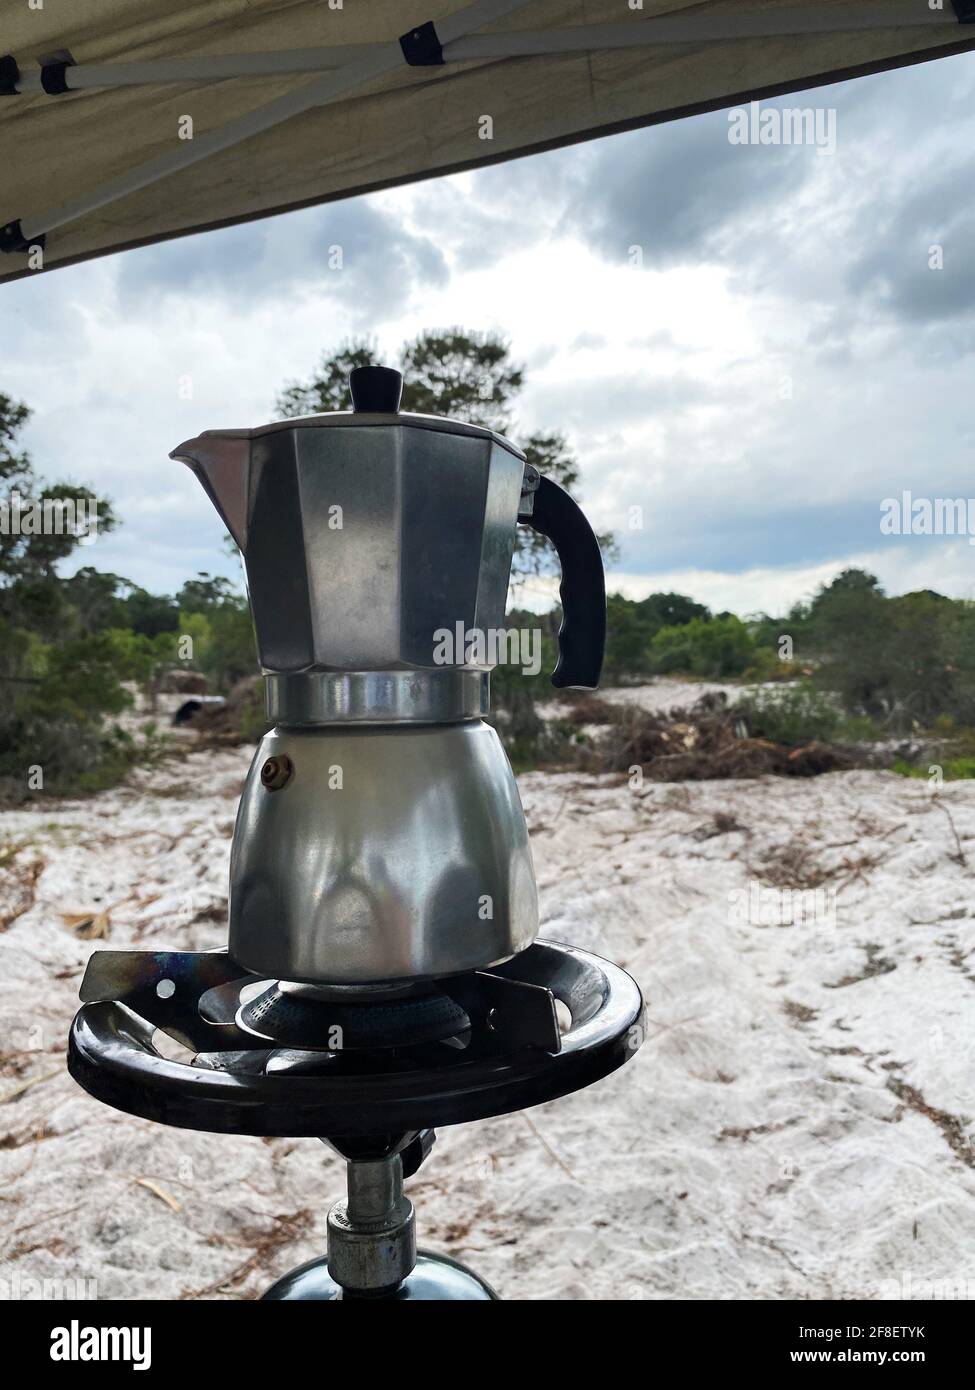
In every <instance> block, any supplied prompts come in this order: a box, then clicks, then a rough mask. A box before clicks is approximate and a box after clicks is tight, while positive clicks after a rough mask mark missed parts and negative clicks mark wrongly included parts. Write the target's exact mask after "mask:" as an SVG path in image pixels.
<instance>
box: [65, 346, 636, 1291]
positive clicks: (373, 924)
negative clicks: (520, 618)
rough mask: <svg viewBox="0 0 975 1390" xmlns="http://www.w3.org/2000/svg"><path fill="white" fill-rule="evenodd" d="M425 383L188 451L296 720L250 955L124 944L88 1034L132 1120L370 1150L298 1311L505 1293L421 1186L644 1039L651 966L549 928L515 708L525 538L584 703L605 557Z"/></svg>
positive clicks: (242, 916)
mask: <svg viewBox="0 0 975 1390" xmlns="http://www.w3.org/2000/svg"><path fill="white" fill-rule="evenodd" d="M402 388H403V382H402V378H401V376H400V374H399V373H398V372H396V371H394V370H393V369H392V368H389V367H381V366H375V365H371V366H362V367H357V368H356V369H355V370H354V371H353V372H352V374H351V376H350V379H349V389H350V396H351V401H352V405H353V409H352V410H349V411H335V412H331V413H329V414H325V415H313V416H308V417H306V418H303V419H298V420H293V419H290V418H289V419H288V420H284V421H277V422H274V423H272V424H270V425H262V426H259V427H258V428H257V429H247V430H239V429H231V430H208V431H206V432H205V433H204V434H202V435H200V436H199V437H198V438H196V439H190V440H187V441H186V442H185V443H183V444H181V445H180V446H179V448H178V449H176V450H175V451H174V455H173V457H174V458H178V459H181V460H182V461H183V462H185V463H187V464H188V465H189V466H190V468H192V470H193V472H194V473H195V474H196V476H197V477H198V478H199V480H200V482H201V483H202V485H203V487H204V488H205V490H206V492H207V495H208V496H209V497H210V498H211V500H212V501H213V502H214V504H215V506H216V507H217V510H218V512H219V513H220V516H221V517H222V518H223V520H224V522H225V523H226V525H227V527H228V528H229V530H230V532H231V534H232V535H233V537H234V539H235V541H236V542H237V544H238V546H239V547H240V550H241V554H242V555H243V557H244V564H245V566H246V569H247V579H248V590H249V594H250V601H251V608H252V611H253V614H254V621H255V629H256V636H257V645H258V652H259V655H260V661H261V668H262V670H263V671H264V675H265V683H266V694H267V711H268V718H269V721H270V722H271V723H272V724H273V727H272V728H271V729H270V730H269V732H268V733H267V734H265V736H264V738H263V739H262V740H261V742H260V744H259V746H258V748H257V750H256V752H255V754H254V758H253V761H252V763H251V768H250V772H249V773H248V776H247V780H246V782H245V785H244V791H243V795H242V797H241V801H240V806H239V808H238V812H237V820H236V823H235V826H234V834H233V843H232V846H231V855H230V895H229V909H230V910H229V922H228V950H227V951H226V952H221V953H213V954H193V953H184V952H159V953H151V952H112V951H106V952H100V953H99V954H97V955H95V956H93V957H92V960H91V963H90V964H89V967H88V972H87V974H86V975H85V979H84V982H83V985H82V992H81V997H82V1000H83V1006H82V1008H81V1010H80V1012H79V1014H78V1016H77V1018H76V1019H75V1022H74V1025H73V1027H72V1032H71V1041H70V1048H69V1053H68V1058H69V1066H70V1069H71V1073H72V1075H73V1076H74V1077H75V1079H76V1080H77V1081H79V1082H80V1083H81V1085H82V1086H84V1087H85V1089H86V1090H88V1091H90V1092H91V1093H92V1095H94V1096H97V1097H98V1098H99V1099H100V1100H103V1101H106V1102H107V1103H108V1104H109V1105H114V1106H116V1107H117V1108H118V1109H120V1110H128V1111H131V1112H132V1113H133V1114H136V1115H142V1116H144V1117H145V1118H146V1119H152V1120H161V1121H162V1122H163V1123H165V1124H172V1125H182V1126H185V1127H188V1128H192V1129H203V1130H214V1131H217V1132H223V1133H234V1134H258V1135H282V1136H285V1135H287V1136H294V1137H299V1136H309V1135H313V1136H316V1137H317V1138H321V1139H324V1140H325V1141H326V1142H327V1143H329V1144H330V1145H331V1146H332V1147H333V1148H334V1149H336V1150H337V1151H338V1153H339V1154H341V1155H342V1157H343V1158H345V1160H346V1162H347V1164H348V1200H347V1201H346V1202H345V1203H341V1204H339V1205H338V1206H336V1207H333V1208H332V1211H331V1213H330V1214H329V1218H328V1255H327V1258H326V1259H321V1260H316V1261H314V1262H313V1263H312V1264H310V1265H306V1266H305V1268H304V1269H301V1270H297V1271H295V1272H294V1273H293V1274H290V1275H288V1276H287V1277H286V1278H285V1279H283V1280H281V1281H279V1283H277V1284H275V1286H274V1288H273V1289H271V1290H270V1291H269V1292H268V1294H266V1295H265V1297H268V1298H275V1299H324V1298H334V1297H338V1296H339V1295H341V1296H342V1297H356V1298H362V1297H371V1298H376V1297H379V1298H392V1299H421V1298H422V1299H430V1298H445V1299H485V1298H492V1297H494V1295H493V1294H492V1293H491V1290H490V1289H489V1288H488V1287H487V1285H486V1284H484V1283H483V1281H482V1280H480V1279H478V1278H477V1276H476V1275H474V1274H471V1273H469V1272H468V1271H467V1270H465V1269H463V1268H461V1267H460V1266H459V1265H456V1264H454V1263H453V1262H451V1261H449V1260H444V1259H443V1258H442V1257H438V1256H433V1255H423V1256H420V1257H418V1256H417V1253H416V1245H415V1237H414V1230H413V1209H412V1207H411V1205H410V1203H409V1201H408V1200H407V1199H406V1198H405V1197H404V1195H403V1180H404V1178H408V1177H409V1176H410V1175H411V1174H412V1173H414V1172H416V1170H417V1168H418V1167H419V1165H420V1164H421V1163H422V1161H423V1159H424V1158H425V1157H426V1155H427V1153H428V1152H429V1149H430V1146H431V1144H432V1143H433V1132H434V1126H436V1125H445V1124H457V1123H459V1122H460V1121H464V1120H477V1119H482V1118H484V1117H486V1116H488V1115H501V1114H504V1113H505V1112H507V1111H510V1110H520V1109H522V1108H523V1107H525V1106H528V1105H536V1104H538V1102H539V1101H544V1100H551V1099H552V1098H553V1097H555V1096H560V1095H565V1094H566V1093H567V1092H569V1091H574V1090H577V1089H578V1088H579V1087H581V1086H588V1085H589V1084H590V1083H591V1082H593V1081H597V1080H598V1079H599V1078H600V1077H601V1076H605V1075H606V1074H607V1073H608V1072H611V1071H613V1070H614V1069H615V1068H616V1067H618V1066H620V1064H621V1063H623V1062H625V1061H626V1060H627V1058H628V1057H630V1056H632V1054H633V1052H634V1051H635V1050H636V1048H637V1047H638V1046H639V1043H640V1041H641V1036H642V1035H641V1030H640V1020H641V1016H642V1009H643V1001H642V999H641V997H640V991H639V990H638V989H637V987H636V985H635V984H634V983H633V981H632V980H631V979H630V978H629V976H628V975H627V974H625V972H624V971H622V970H620V969H618V968H617V967H616V966H614V965H609V964H607V963H606V962H605V961H602V960H599V959H597V957H595V956H592V955H588V954H587V953H586V952H584V951H577V950H574V949H573V948H571V947H569V946H561V945H556V944H555V943H553V942H545V941H538V940H536V935H537V932H538V897H537V891H536V885H535V872H534V868H533V864H532V854H531V847H530V844H529V836H528V826H527V823H526V821H525V813H524V809H523V807H522V805H521V799H520V797H519V795H518V788H517V784H516V782H515V777H514V773H513V772H512V769H511V766H510V764H509V762H508V759H507V756H506V755H505V752H504V748H503V747H502V744H501V741H500V739H499V737H498V735H497V733H496V731H495V730H494V729H493V728H492V727H491V725H490V724H488V723H486V722H485V719H484V716H485V715H486V714H487V712H488V707H489V680H490V672H491V668H492V665H493V664H494V661H495V660H496V659H497V658H492V656H491V655H490V652H489V651H488V648H487V646H486V645H485V644H486V641H487V637H488V635H489V634H491V633H494V634H497V633H499V632H500V631H502V628H503V624H504V618H505V598H506V594H507V590H508V581H509V576H510V569H511V558H512V554H513V551H514V545H515V537H516V531H517V528H518V526H528V527H530V528H531V529H532V530H533V531H534V532H535V533H536V534H537V535H539V536H544V537H546V538H547V539H548V540H549V541H551V543H552V544H553V545H554V547H555V550H556V553H557V555H558V558H559V565H560V569H561V576H562V578H561V585H560V589H559V593H560V596H561V601H562V617H563V621H562V627H561V629H560V631H559V638H558V645H559V659H558V664H557V666H556V668H555V671H554V672H553V675H552V683H553V685H554V686H555V687H556V688H557V689H581V690H590V689H593V688H595V686H596V685H597V684H598V681H599V673H600V668H601V665H602V659H603V645H604V639H605V633H606V591H605V579H604V575H603V564H602V557H601V554H600V549H599V541H598V539H597V537H596V535H595V533H594V531H593V529H592V527H591V525H590V524H589V521H588V520H587V518H586V516H585V514H584V513H583V512H582V510H581V509H580V507H579V506H578V504H577V503H576V502H575V501H574V500H573V499H572V498H571V497H570V496H569V494H568V493H567V492H566V491H565V490H564V489H563V488H561V487H560V486H559V484H558V483H556V482H555V481H554V480H553V479H551V478H548V477H546V476H545V475H544V474H541V473H539V471H538V470H537V469H536V468H534V467H533V466H532V465H531V464H529V463H528V461H527V459H526V458H525V456H524V454H523V453H522V452H521V451H520V450H519V449H517V448H516V446H515V445H514V444H512V443H511V441H510V440H508V439H504V438H503V437H502V436H501V435H498V434H495V433H494V432H492V431H491V430H488V429H485V428H483V427H481V426H479V425H472V424H468V423H465V422H463V421H458V420H448V419H443V418H441V417H439V416H429V415H416V414H411V413H409V412H406V411H401V410H400V403H401V399H400V398H401V393H402ZM458 634H459V637H458ZM452 636H453V638H454V641H453V649H452V650H448V649H447V647H446V646H444V638H445V637H446V638H451V637H452ZM480 639H483V641H481V640H480ZM448 645H449V644H448ZM559 1003H561V1005H562V1006H563V1015H564V1016H565V1018H566V1019H567V1020H568V1021H567V1023H566V1026H565V1027H564V1029H563V1028H561V1027H560V1025H559V1017H558V1008H557V1005H558V1004H559ZM157 1030H160V1031H162V1032H163V1033H168V1034H169V1035H170V1036H171V1037H173V1038H175V1039H177V1040H178V1041H179V1042H180V1043H182V1044H184V1045H185V1046H186V1047H188V1048H190V1049H191V1051H192V1053H193V1054H194V1056H193V1060H192V1062H191V1063H189V1064H187V1063H185V1062H177V1061H171V1060H168V1059H167V1058H166V1057H164V1056H162V1055H161V1054H160V1052H159V1051H158V1050H157V1049H156V1048H155V1047H154V1046H153V1036H154V1034H155V1032H156V1031H157Z"/></svg>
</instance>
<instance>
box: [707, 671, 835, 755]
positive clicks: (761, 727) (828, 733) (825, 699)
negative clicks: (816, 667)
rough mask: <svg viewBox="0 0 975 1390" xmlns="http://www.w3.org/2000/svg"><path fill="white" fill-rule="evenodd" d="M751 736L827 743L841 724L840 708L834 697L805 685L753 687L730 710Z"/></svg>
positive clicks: (776, 740) (796, 744) (787, 741)
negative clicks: (769, 687)
mask: <svg viewBox="0 0 975 1390" xmlns="http://www.w3.org/2000/svg"><path fill="white" fill-rule="evenodd" d="M734 712H735V714H736V715H740V716H741V718H742V719H744V721H745V723H746V724H747V725H748V732H749V734H751V735H752V736H753V737H754V738H767V739H769V740H770V741H771V742H773V743H787V744H791V745H795V746H798V745H800V744H803V743H812V742H813V741H814V740H815V741H817V742H819V743H829V742H831V741H832V740H833V739H835V738H837V736H838V735H839V733H840V730H841V727H842V725H843V722H844V719H843V711H842V710H841V709H840V707H839V705H838V704H837V702H836V700H834V699H832V698H831V697H830V696H829V695H824V694H823V693H822V692H821V691H818V690H814V689H813V688H812V687H811V686H808V685H793V686H788V687H786V688H784V689H780V690H757V691H755V692H754V694H751V695H748V696H747V697H746V698H745V699H743V700H740V701H739V702H738V703H737V704H736V706H735V710H734Z"/></svg>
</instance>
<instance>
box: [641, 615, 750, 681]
mask: <svg viewBox="0 0 975 1390" xmlns="http://www.w3.org/2000/svg"><path fill="white" fill-rule="evenodd" d="M756 650H757V649H756V646H755V639H754V638H753V637H752V635H751V633H750V632H749V631H748V628H747V627H746V626H745V624H744V623H743V622H742V621H741V620H740V619H739V618H736V617H734V616H733V614H731V613H725V614H722V615H721V616H720V617H718V618H711V619H707V618H693V619H692V620H691V621H690V622H689V623H684V624H683V625H682V626H680V627H663V628H661V629H660V631H659V632H658V633H657V635H656V636H655V637H654V639H653V641H652V642H651V643H650V669H651V671H653V672H654V674H656V675H661V676H664V675H670V674H673V673H675V672H681V673H684V674H687V675H691V676H701V677H704V678H705V679H708V680H720V679H721V678H722V677H724V676H741V675H744V673H745V672H746V671H747V670H748V669H749V667H750V666H752V665H753V664H754V662H755V659H756Z"/></svg>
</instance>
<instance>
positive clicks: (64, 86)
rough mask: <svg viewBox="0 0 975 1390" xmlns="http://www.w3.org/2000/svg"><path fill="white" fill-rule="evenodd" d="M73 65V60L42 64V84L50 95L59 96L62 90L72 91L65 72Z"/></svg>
mask: <svg viewBox="0 0 975 1390" xmlns="http://www.w3.org/2000/svg"><path fill="white" fill-rule="evenodd" d="M73 67H74V63H73V62H71V63H69V62H59V63H42V64H41V86H42V87H43V88H44V90H45V92H47V94H48V96H49V97H59V96H60V95H61V93H62V92H67V91H70V88H69V86H68V83H67V79H66V78H65V73H66V72H67V71H68V68H73Z"/></svg>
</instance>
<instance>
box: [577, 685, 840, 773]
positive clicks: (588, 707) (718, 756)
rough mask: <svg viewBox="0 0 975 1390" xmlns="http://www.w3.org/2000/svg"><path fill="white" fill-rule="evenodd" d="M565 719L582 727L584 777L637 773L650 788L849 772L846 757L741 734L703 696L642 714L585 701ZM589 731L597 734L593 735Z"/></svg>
mask: <svg viewBox="0 0 975 1390" xmlns="http://www.w3.org/2000/svg"><path fill="white" fill-rule="evenodd" d="M564 717H565V719H566V720H567V721H568V722H569V723H571V724H573V725H575V726H576V727H577V728H582V727H585V726H589V728H590V729H591V730H592V732H591V734H590V737H589V738H588V739H587V740H586V741H585V742H584V743H582V745H581V749H580V755H579V756H580V762H581V764H582V766H583V768H584V769H585V770H586V771H589V772H624V773H628V772H630V770H631V769H632V768H634V767H640V768H642V771H643V776H644V777H647V778H649V779H651V780H652V781H656V782H702V781H711V780H714V779H718V778H728V777H764V776H768V775H770V774H771V775H774V776H779V777H815V776H817V775H818V774H819V773H821V772H836V771H841V770H845V769H848V768H851V767H853V766H855V764H856V758H855V756H854V754H853V752H852V751H851V750H850V749H847V748H844V747H841V746H838V745H836V744H830V743H822V742H819V741H818V740H815V739H814V740H811V741H809V742H806V743H802V744H799V745H797V746H790V745H788V744H784V743H774V742H772V741H770V740H769V739H765V738H755V737H752V736H751V735H750V734H749V731H748V723H747V720H746V718H745V717H744V715H743V713H742V712H741V711H736V709H735V708H734V707H729V705H728V702H727V697H726V696H724V695H723V694H707V695H703V696H702V697H701V699H699V700H697V701H696V702H695V703H694V704H693V705H692V706H690V707H689V708H675V709H671V710H667V711H662V710H656V711H649V710H644V709H641V708H639V706H637V705H632V704H611V703H610V702H609V701H606V700H600V699H597V698H596V697H594V696H585V697H583V698H582V699H579V700H576V701H573V703H572V704H571V706H570V707H569V709H568V711H567V712H566V714H565V716H564ZM592 726H599V727H598V728H595V729H593V727H592Z"/></svg>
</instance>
